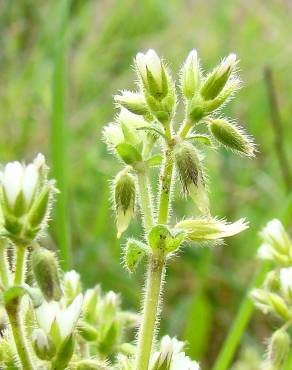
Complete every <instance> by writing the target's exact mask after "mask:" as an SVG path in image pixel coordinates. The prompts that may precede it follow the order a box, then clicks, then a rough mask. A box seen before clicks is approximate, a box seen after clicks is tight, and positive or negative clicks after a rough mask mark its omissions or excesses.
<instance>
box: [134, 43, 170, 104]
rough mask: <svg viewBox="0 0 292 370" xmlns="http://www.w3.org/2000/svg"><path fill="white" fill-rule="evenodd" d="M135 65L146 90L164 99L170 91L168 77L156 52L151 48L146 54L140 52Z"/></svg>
mask: <svg viewBox="0 0 292 370" xmlns="http://www.w3.org/2000/svg"><path fill="white" fill-rule="evenodd" d="M135 65H136V69H137V72H138V75H139V76H140V78H141V81H142V83H143V86H144V88H145V90H146V91H147V92H148V93H149V94H150V95H152V96H153V97H154V98H155V99H158V100H161V99H163V98H164V97H165V96H166V95H167V93H168V78H167V74H166V70H165V67H164V65H163V63H162V61H161V60H160V58H159V56H158V55H157V54H156V52H155V51H154V50H152V49H150V50H148V51H147V53H146V54H143V53H138V54H137V56H136V59H135Z"/></svg>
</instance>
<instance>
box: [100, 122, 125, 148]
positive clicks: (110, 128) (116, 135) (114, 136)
mask: <svg viewBox="0 0 292 370" xmlns="http://www.w3.org/2000/svg"><path fill="white" fill-rule="evenodd" d="M103 136H104V139H105V141H106V143H107V144H108V145H111V146H116V145H118V144H120V143H122V142H123V141H124V139H125V138H124V134H123V131H122V129H121V127H120V126H119V125H117V124H115V123H110V124H109V125H107V126H105V127H104V129H103Z"/></svg>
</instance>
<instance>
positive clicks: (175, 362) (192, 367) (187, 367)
mask: <svg viewBox="0 0 292 370" xmlns="http://www.w3.org/2000/svg"><path fill="white" fill-rule="evenodd" d="M178 369H179V370H200V366H199V364H198V362H196V361H192V360H191V359H190V358H189V357H188V356H186V355H185V353H184V352H180V353H177V354H175V355H174V356H173V358H172V361H171V365H170V368H169V370H178Z"/></svg>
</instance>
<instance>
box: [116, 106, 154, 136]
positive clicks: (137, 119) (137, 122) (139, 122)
mask: <svg viewBox="0 0 292 370" xmlns="http://www.w3.org/2000/svg"><path fill="white" fill-rule="evenodd" d="M118 121H119V122H120V123H121V124H123V125H125V126H127V127H129V128H134V129H135V128H140V127H144V126H146V125H147V122H146V121H145V119H144V118H143V117H141V116H138V115H137V114H134V113H131V112H130V111H128V110H127V109H125V108H122V109H121V111H120V114H119V116H118ZM136 135H137V134H136Z"/></svg>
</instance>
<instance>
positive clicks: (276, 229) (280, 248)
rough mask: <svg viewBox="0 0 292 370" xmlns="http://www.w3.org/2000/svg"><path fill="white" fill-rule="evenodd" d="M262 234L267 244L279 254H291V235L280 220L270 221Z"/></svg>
mask: <svg viewBox="0 0 292 370" xmlns="http://www.w3.org/2000/svg"><path fill="white" fill-rule="evenodd" d="M260 235H261V237H262V239H263V241H264V243H265V245H266V246H267V247H269V248H270V249H273V250H275V251H276V252H278V253H279V254H281V255H289V253H290V252H292V243H291V240H290V238H289V235H288V234H287V232H286V231H285V229H284V227H283V225H282V223H281V222H280V221H279V220H277V219H274V220H272V221H269V222H268V223H267V225H266V227H265V228H264V229H263V231H262V232H261V234H260ZM290 264H291V263H290Z"/></svg>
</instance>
